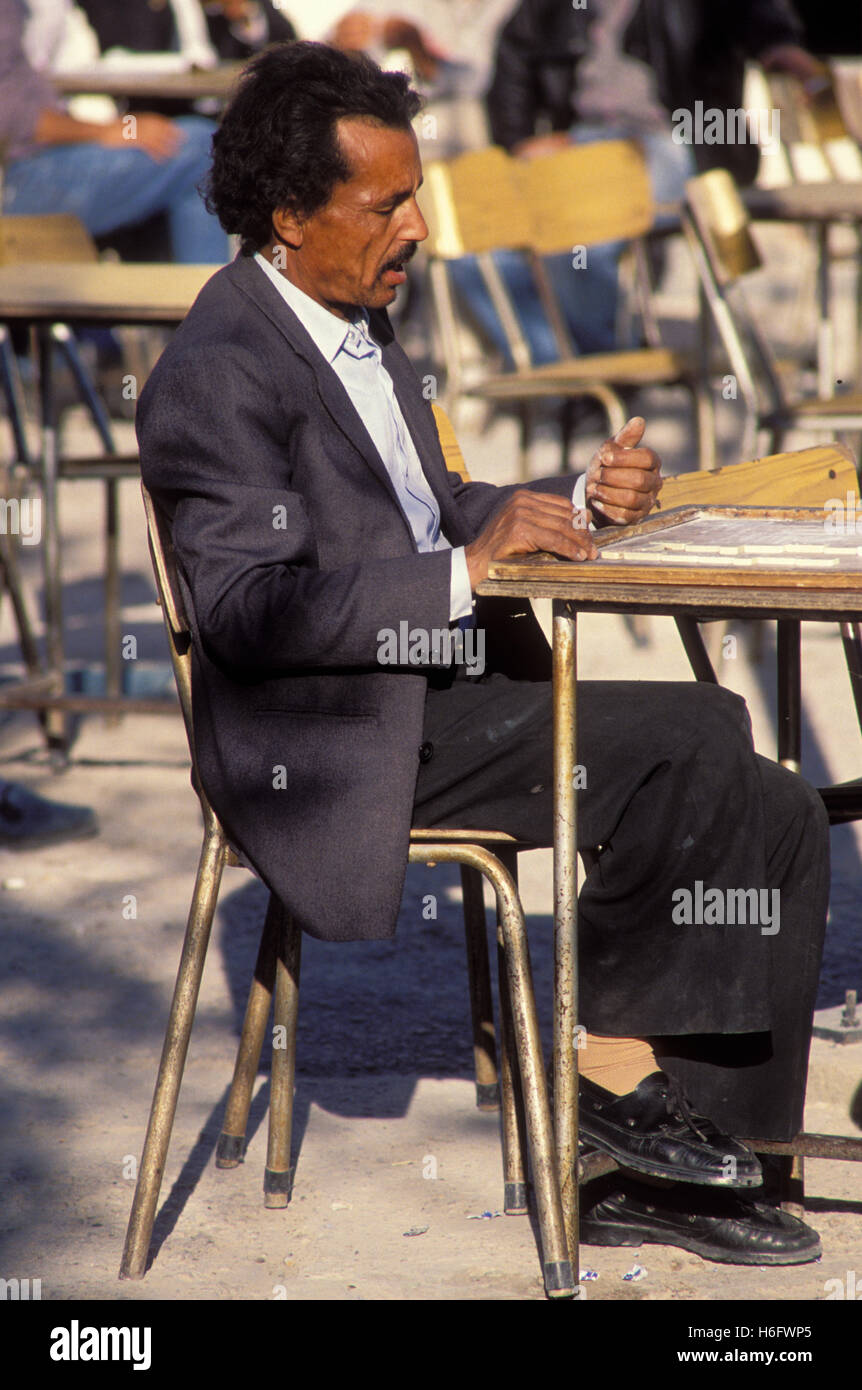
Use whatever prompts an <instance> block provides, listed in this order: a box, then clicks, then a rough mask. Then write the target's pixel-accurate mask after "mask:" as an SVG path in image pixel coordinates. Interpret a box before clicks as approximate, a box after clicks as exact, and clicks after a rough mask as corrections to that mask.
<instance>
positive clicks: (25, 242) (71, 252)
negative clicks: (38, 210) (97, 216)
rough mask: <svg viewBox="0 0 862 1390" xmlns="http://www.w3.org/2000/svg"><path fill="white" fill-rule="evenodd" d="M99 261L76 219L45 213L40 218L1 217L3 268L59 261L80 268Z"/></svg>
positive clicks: (0, 242)
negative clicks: (82, 264) (32, 262)
mask: <svg viewBox="0 0 862 1390" xmlns="http://www.w3.org/2000/svg"><path fill="white" fill-rule="evenodd" d="M98 259H99V253H98V251H97V249H96V244H95V242H94V241H93V239H92V237H91V236H90V233H89V232H88V231H87V229H86V227H85V226H84V224H83V223H82V222H79V221H78V218H77V217H73V216H72V215H71V214H70V213H64V212H62V213H59V212H58V213H46V214H45V215H44V216H39V217H0V265H25V264H27V262H29V261H58V262H65V261H68V262H70V263H72V262H74V263H75V264H77V265H80V264H81V263H82V262H84V263H87V264H89V263H91V262H94V261H97V260H98Z"/></svg>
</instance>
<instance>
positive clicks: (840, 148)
mask: <svg viewBox="0 0 862 1390" xmlns="http://www.w3.org/2000/svg"><path fill="white" fill-rule="evenodd" d="M766 83H767V90H768V92H769V97H770V103H771V105H772V106H773V108H774V109H777V111H778V113H779V116H780V130H781V137H780V138H781V145H782V147H783V148H784V150H785V151H786V154H787V159H788V162H789V166H790V171H791V174H792V176H793V180H794V181H795V182H798V183H823V182H825V181H828V180H831V179H838V180H839V181H853V182H855V181H857V180H858V179H860V178H862V152H860V150H859V145H858V143H857V142H856V140H855V139H854V137H853V136H852V135H851V133H850V131H849V129H848V127H847V125H846V123H845V120H844V116H843V113H842V111H841V106H840V103H839V100H838V96H837V91H836V86H835V82H834V80H833V78H832V76H831V74H830V73H828V72H827V71H826V70H825V69H824V71H823V73H822V75H821V76H820V78H818V79H817V81H816V84H806V86H805V87H803V84H802V83H801V82H800V80H799V78H797V77H793V76H791V75H790V74H789V73H769V74H767V77H766Z"/></svg>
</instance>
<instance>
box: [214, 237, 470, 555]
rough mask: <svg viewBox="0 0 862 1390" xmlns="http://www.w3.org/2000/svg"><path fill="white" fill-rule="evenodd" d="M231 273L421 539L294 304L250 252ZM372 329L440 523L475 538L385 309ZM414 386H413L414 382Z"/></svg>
mask: <svg viewBox="0 0 862 1390" xmlns="http://www.w3.org/2000/svg"><path fill="white" fill-rule="evenodd" d="M227 273H228V275H229V276H230V278H231V279H232V280H233V281H234V283H235V284H236V285H237V286H238V287H239V288H240V289H241V290H242V292H243V293H244V294H246V295H248V297H249V298H250V299H252V300H253V301H254V303H255V304H256V305H257V307H258V308H259V309H260V310H261V311H262V312H263V313H264V314H266V316H267V318H268V319H269V320H270V322H271V323H273V324H274V325H275V327H276V328H277V329H278V330H279V332H280V333H281V334H282V335H283V336H284V337H285V338H286V339H287V341H288V342H289V343H290V345H291V347H292V348H293V349H294V351H296V352H297V353H299V355H300V356H301V357H302V358H304V359H305V361H307V362H308V364H309V366H310V367H312V369H313V371H314V379H315V384H316V386H317V390H318V393H319V395H320V399H321V402H322V404H323V406H324V407H325V409H326V410H327V411H328V412H329V415H330V416H331V417H332V419H333V421H334V422H335V424H336V425H337V426H338V428H339V429H340V430H341V432H342V434H343V435H344V437H345V439H346V440H347V441H348V443H349V444H350V445H351V446H352V447H353V448H354V449H356V450H357V452H358V453H359V454H360V455H361V456H362V458H363V459H364V460H365V462H366V463H367V464H368V466H369V468H370V469H371V470H372V472H373V473H374V474H375V476H376V477H377V478H379V480H380V482H381V483H382V484H383V486H384V487H385V488H386V491H387V492H388V493H389V496H390V497H391V498H392V501H393V502H394V503H395V505H396V507H397V508H398V511H399V513H400V514H401V516H402V518H403V520H404V525H405V527H406V529H407V532H408V535H409V537H410V541H411V543H412V544H413V546H414V548H415V545H416V541H415V537H414V535H413V530H412V528H411V526H410V523H409V521H408V520H407V517H406V516H405V515H404V511H403V509H402V507H401V503H400V502H399V500H398V494H397V492H396V491H395V488H394V486H393V484H392V479H391V478H390V476H389V472H388V470H387V468H386V465H385V464H384V462H383V460H382V458H381V457H380V455H379V453H378V452H377V449H376V447H375V445H374V442H373V440H372V439H371V436H370V434H369V433H368V431H367V430H366V428H365V425H364V423H363V421H362V418H361V416H360V415H359V414H358V412H357V410H356V408H355V406H354V404H353V402H352V401H351V399H350V397H349V395H348V394H347V392H346V391H345V389H344V387H343V385H342V384H341V382H340V381H339V379H338V375H337V373H336V372H334V371H333V369H332V367H331V365H330V364H329V363H328V362H327V361H326V359H325V357H324V356H323V354H322V353H321V352H320V349H319V348H318V347H317V344H316V343H315V342H314V340H313V338H312V337H311V335H310V334H309V333H308V331H307V330H306V329H305V328H304V326H303V324H302V323H301V322H300V320H299V319H298V318H297V316H296V314H294V312H293V310H292V309H291V308H290V306H289V305H287V304H286V303H285V302H284V300H283V299H282V298H281V297H280V296H279V294H278V291H277V290H276V289H275V287H274V286H273V285H271V284H270V282H269V280H268V279H267V277H266V276H265V275H264V274H263V273H262V271H261V270H260V267H259V266H256V265H255V264H254V261H253V260H252V259H251V258H250V257H244V256H243V257H238V258H237V259H236V260H235V261H234V262H233V263H232V264H231V265H230V266H229V267H228V268H227ZM371 330H372V332H373V333H374V335H375V337H376V338H377V340H378V342H379V343H380V345H381V347H382V349H383V364H384V366H385V367H386V370H387V371H388V373H389V375H390V376H391V378H392V384H393V386H394V388H395V395H396V397H397V399H398V404H399V405H400V407H401V411H402V413H403V415H404V420H405V423H406V425H407V428H408V430H409V431H410V434H411V436H412V438H413V442H414V444H415V446H416V452H417V454H418V455H419V461H420V463H421V464H422V471H423V472H424V474H425V478H426V480H427V482H428V486H429V487H430V488H431V491H432V492H433V494H434V497H435V499H436V501H437V505H438V507H439V508H440V525H441V529H442V531H443V534H444V535H445V536H446V539H447V540H448V541H450V542H451V544H452V545H463V544H464V543H465V542H466V541H468V540H470V539H471V536H470V534H469V533H468V532H467V531H465V528H464V525H463V522H462V521H461V517H460V515H459V512H458V509H457V508H456V507H455V505H454V503H453V501H452V497H451V493H450V491H449V484H448V482H447V479H446V471H445V466H444V465H443V462H442V455H441V453H440V446H439V441H438V438H437V430H436V426H435V425H434V420H433V416H432V415H431V412H430V411H424V410H422V409H421V407H420V403H419V401H418V399H417V396H416V391H415V374H414V371H413V368H412V366H411V365H410V363H409V361H408V360H407V358H406V357H405V355H404V352H403V351H402V349H401V347H400V346H399V344H398V343H397V342H396V340H395V335H394V333H393V331H392V326H391V324H390V322H389V318H388V315H387V314H386V313H385V312H377V313H374V312H372V315H371ZM411 386H413V387H414V389H413V390H411V389H410V387H411Z"/></svg>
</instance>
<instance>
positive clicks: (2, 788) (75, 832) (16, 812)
mask: <svg viewBox="0 0 862 1390" xmlns="http://www.w3.org/2000/svg"><path fill="white" fill-rule="evenodd" d="M98 830H99V823H98V821H97V820H96V817H95V814H94V812H93V811H91V810H90V808H89V806H65V805H62V804H61V803H60V802H58V801H46V800H45V799H44V797H41V796H36V794H35V792H31V791H28V790H27V788H26V787H21V786H19V785H18V783H17V782H0V849H15V850H20V849H39V848H41V847H42V846H43V845H55V844H59V843H60V842H61V841H63V840H83V839H86V838H87V837H88V836H89V835H96V834H97V833H98Z"/></svg>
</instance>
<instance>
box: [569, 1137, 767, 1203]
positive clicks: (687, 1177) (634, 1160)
mask: <svg viewBox="0 0 862 1390" xmlns="http://www.w3.org/2000/svg"><path fill="white" fill-rule="evenodd" d="M580 1137H581V1138H582V1139H583V1140H584V1142H585V1143H590V1144H592V1145H593V1147H594V1148H596V1149H601V1151H602V1153H606V1154H610V1156H611V1158H615V1159H616V1160H617V1162H618V1163H619V1164H620V1166H621V1167H622V1168H631V1169H633V1170H634V1172H636V1173H646V1174H647V1175H648V1176H649V1177H651V1178H672V1179H673V1180H674V1181H675V1182H690V1183H696V1184H697V1186H698V1187H732V1188H739V1187H762V1186H763V1172H762V1170H761V1171H760V1172H759V1173H758V1175H757V1176H755V1177H750V1178H740V1177H736V1178H734V1179H732V1180H731V1179H730V1178H726V1177H725V1176H724V1174H723V1173H716V1174H715V1176H714V1177H713V1176H710V1175H709V1174H694V1173H689V1172H688V1170H687V1169H683V1168H675V1167H674V1166H673V1164H670V1163H650V1162H649V1161H648V1160H647V1159H644V1158H638V1156H637V1155H636V1154H630V1153H626V1152H625V1151H624V1150H623V1149H620V1148H617V1147H616V1145H615V1144H613V1143H612V1141H611V1140H609V1139H603V1138H601V1137H600V1136H598V1135H596V1134H590V1132H589V1131H588V1130H586V1129H585V1128H584V1126H583V1124H581V1127H580Z"/></svg>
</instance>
